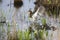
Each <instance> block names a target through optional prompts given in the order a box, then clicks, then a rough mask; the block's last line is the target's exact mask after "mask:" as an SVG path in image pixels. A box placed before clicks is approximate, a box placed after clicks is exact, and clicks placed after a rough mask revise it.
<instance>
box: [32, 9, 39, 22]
mask: <svg viewBox="0 0 60 40" xmlns="http://www.w3.org/2000/svg"><path fill="white" fill-rule="evenodd" d="M39 9H40V8H38V9H37V11H36V12H35V13H34V14H33V15H32V19H33V21H34V20H35V19H36V17H37V14H38V11H39Z"/></svg>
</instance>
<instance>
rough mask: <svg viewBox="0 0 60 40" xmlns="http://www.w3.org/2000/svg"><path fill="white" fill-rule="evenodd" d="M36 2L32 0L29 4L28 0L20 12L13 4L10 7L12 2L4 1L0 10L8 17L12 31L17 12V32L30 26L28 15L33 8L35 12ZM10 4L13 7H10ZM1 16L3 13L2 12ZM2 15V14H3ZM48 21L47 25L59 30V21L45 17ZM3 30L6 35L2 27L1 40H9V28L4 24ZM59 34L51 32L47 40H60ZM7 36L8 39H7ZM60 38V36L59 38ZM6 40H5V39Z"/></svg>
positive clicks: (0, 29)
mask: <svg viewBox="0 0 60 40" xmlns="http://www.w3.org/2000/svg"><path fill="white" fill-rule="evenodd" d="M34 1H35V0H33V1H32V0H31V2H30V3H29V1H28V0H25V1H24V5H23V7H22V8H19V9H18V11H16V9H15V8H14V6H13V4H11V5H10V0H8V1H7V0H3V2H2V4H0V10H2V11H3V14H4V16H5V17H6V20H7V21H9V23H10V24H11V28H10V29H11V31H12V30H13V25H12V16H13V14H14V13H15V12H17V14H16V15H15V16H14V18H15V21H16V27H17V30H18V28H19V29H20V30H23V29H27V28H28V26H29V25H30V23H31V20H29V14H28V10H29V9H30V8H31V9H32V11H33V10H34V6H35V5H34V4H33V2H34ZM11 3H14V2H13V0H11ZM8 4H9V5H10V6H11V7H10V6H8ZM0 14H1V12H0ZM1 15H2V14H1ZM45 18H46V20H47V23H49V24H48V25H50V24H51V26H56V27H58V28H59V26H60V23H59V19H57V21H56V19H55V20H54V19H53V18H52V17H45ZM3 25H4V26H3V28H4V30H5V31H4V33H2V30H3V29H2V27H0V34H1V35H0V40H7V26H6V24H3ZM58 32H59V30H56V31H49V36H48V39H47V40H59V39H58V35H59V34H58ZM51 33H53V37H52V38H51ZM5 36H6V37H5ZM59 37H60V36H59ZM3 38H4V39H3Z"/></svg>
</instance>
